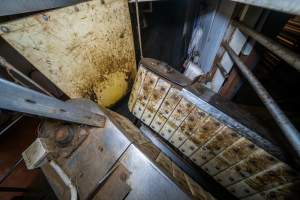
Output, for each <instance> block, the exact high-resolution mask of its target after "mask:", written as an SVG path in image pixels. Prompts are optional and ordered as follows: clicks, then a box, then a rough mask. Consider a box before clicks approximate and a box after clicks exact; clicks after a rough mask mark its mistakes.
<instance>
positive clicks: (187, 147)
mask: <svg viewBox="0 0 300 200" xmlns="http://www.w3.org/2000/svg"><path fill="white" fill-rule="evenodd" d="M197 149H198V147H197V145H196V144H195V143H194V142H193V141H191V140H189V139H188V140H186V141H185V142H184V143H183V144H182V145H181V146H180V147H179V150H180V151H181V152H182V153H183V154H184V155H186V156H188V157H189V156H191V155H192V153H194V152H195V151H196V150H197Z"/></svg>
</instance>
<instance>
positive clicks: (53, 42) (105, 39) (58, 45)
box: [0, 0, 136, 106]
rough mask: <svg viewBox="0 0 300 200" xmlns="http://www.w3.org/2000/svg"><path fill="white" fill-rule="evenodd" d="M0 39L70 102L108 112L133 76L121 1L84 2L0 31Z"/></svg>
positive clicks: (124, 7)
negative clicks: (89, 103)
mask: <svg viewBox="0 0 300 200" xmlns="http://www.w3.org/2000/svg"><path fill="white" fill-rule="evenodd" d="M0 36H1V37H3V38H4V39H5V40H6V41H7V42H8V43H9V44H11V45H12V46H13V47H14V48H15V49H16V50H17V51H18V52H19V53H21V54H22V55H23V56H24V57H25V58H26V59H27V60H28V61H29V62H30V63H31V64H33V65H34V66H35V67H36V68H37V69H38V70H39V71H41V72H42V73H43V74H44V75H45V76H46V77H47V78H49V79H50V80H51V81H52V82H53V83H54V84H55V85H56V86H58V87H59V88H60V89H61V90H62V91H63V92H64V93H66V94H67V95H68V96H70V97H71V98H77V97H86V98H90V99H92V100H94V101H96V102H98V103H99V104H101V105H103V106H110V105H112V104H114V103H115V102H117V101H118V100H119V99H120V98H121V97H123V95H125V94H126V92H127V90H128V87H129V84H130V82H131V80H132V79H133V78H134V76H135V71H136V68H135V54H134V45H133V36H132V31H131V22H130V16H129V10H128V2H127V1H126V0H105V1H96V0H92V1H88V2H84V3H80V4H77V5H75V6H69V7H66V8H60V9H56V10H51V11H47V12H43V13H39V14H35V15H33V16H29V17H26V18H22V19H19V20H16V21H11V22H7V23H4V24H1V25H0Z"/></svg>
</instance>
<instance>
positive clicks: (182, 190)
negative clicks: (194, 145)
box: [39, 99, 212, 200]
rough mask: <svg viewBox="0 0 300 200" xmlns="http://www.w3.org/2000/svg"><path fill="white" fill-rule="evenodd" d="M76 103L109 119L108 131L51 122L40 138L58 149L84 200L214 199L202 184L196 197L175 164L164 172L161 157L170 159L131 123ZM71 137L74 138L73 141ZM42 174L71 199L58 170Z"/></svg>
mask: <svg viewBox="0 0 300 200" xmlns="http://www.w3.org/2000/svg"><path fill="white" fill-rule="evenodd" d="M72 103H73V104H77V105H81V106H83V107H85V109H86V110H89V111H91V112H94V113H97V114H102V115H104V116H106V118H107V122H106V124H105V127H104V128H95V127H88V126H78V125H74V124H61V123H60V122H56V121H46V122H44V123H43V124H42V125H41V126H40V128H39V137H40V138H42V139H47V140H48V141H50V142H51V143H52V144H54V145H55V151H56V156H54V157H53V158H52V159H54V160H55V162H57V163H58V164H59V166H60V167H61V168H62V170H63V171H64V172H65V173H66V174H67V175H68V176H69V178H70V179H71V180H72V183H73V184H74V185H75V186H76V188H77V191H78V195H79V198H81V199H86V198H92V199H149V200H150V199H176V198H180V199H192V198H193V197H195V198H197V197H199V198H200V197H205V198H204V199H212V197H211V195H209V194H208V193H207V192H205V191H204V190H203V189H202V188H201V186H200V185H198V184H196V183H194V186H193V187H192V188H193V192H192V190H191V189H190V186H189V185H188V181H187V179H188V178H189V179H190V177H188V176H187V175H186V174H185V173H184V172H183V171H181V170H180V169H179V168H178V167H176V166H175V163H173V162H172V161H171V162H170V167H171V170H170V171H169V172H167V171H165V170H163V169H162V168H160V167H159V166H160V165H159V164H158V163H157V162H156V160H157V158H158V155H160V157H164V158H166V156H164V155H163V153H162V152H161V151H160V150H159V149H157V148H156V147H155V146H154V145H153V144H152V143H151V142H150V141H149V140H147V139H145V138H144V136H143V135H142V134H141V133H140V131H139V130H138V129H137V128H136V127H135V126H134V125H133V124H132V123H131V122H130V121H129V120H128V119H126V118H125V117H123V116H120V115H118V114H117V113H114V112H112V111H108V110H106V109H105V108H103V107H98V106H97V105H96V104H95V103H93V102H90V101H86V100H82V99H78V100H72ZM69 134H72V135H73V136H72V137H71V139H70V138H69ZM62 141H64V142H63V143H61V142H62ZM42 169H43V171H44V173H45V175H46V176H47V179H48V180H49V182H50V185H51V186H52V187H53V189H54V190H55V193H56V195H57V196H58V198H60V199H65V198H68V196H69V195H68V193H69V192H68V191H69V190H68V188H66V187H65V185H64V184H63V183H62V181H61V180H60V179H59V177H57V176H56V175H55V173H54V172H53V170H51V168H49V166H48V165H44V166H43V167H42ZM174 169H176V173H173V170H174ZM195 188H198V192H195ZM199 188H200V189H199ZM201 191H203V192H201ZM206 197H207V198H206Z"/></svg>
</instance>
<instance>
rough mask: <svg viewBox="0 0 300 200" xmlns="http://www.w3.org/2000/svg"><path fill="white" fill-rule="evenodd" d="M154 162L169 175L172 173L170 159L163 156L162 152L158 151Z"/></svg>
mask: <svg viewBox="0 0 300 200" xmlns="http://www.w3.org/2000/svg"><path fill="white" fill-rule="evenodd" d="M156 163H157V164H158V165H159V166H161V167H162V168H163V169H164V170H165V171H166V172H167V173H169V174H170V175H172V174H173V168H172V161H171V160H170V158H168V157H167V156H165V154H164V153H162V152H161V153H160V154H159V155H158V157H157V159H156Z"/></svg>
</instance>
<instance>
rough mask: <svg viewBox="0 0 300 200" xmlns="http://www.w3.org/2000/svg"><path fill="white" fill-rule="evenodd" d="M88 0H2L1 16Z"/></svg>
mask: <svg viewBox="0 0 300 200" xmlns="http://www.w3.org/2000/svg"><path fill="white" fill-rule="evenodd" d="M83 1H87V0H43V1H40V0H1V7H0V16H5V15H15V14H20V13H27V12H34V11H40V10H47V9H52V8H59V7H64V6H69V5H73V4H76V3H80V2H83Z"/></svg>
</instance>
